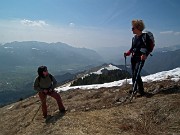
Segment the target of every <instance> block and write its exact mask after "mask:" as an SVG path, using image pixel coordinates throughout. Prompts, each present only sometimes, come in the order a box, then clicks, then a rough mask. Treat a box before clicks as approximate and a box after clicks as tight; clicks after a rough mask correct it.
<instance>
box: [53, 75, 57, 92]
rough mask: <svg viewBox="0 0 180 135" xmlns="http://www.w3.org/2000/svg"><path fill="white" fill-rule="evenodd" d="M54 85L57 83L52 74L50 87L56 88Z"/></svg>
mask: <svg viewBox="0 0 180 135" xmlns="http://www.w3.org/2000/svg"><path fill="white" fill-rule="evenodd" d="M56 85H57V81H56V79H55V78H54V76H53V75H52V89H53V90H54V89H55V88H56Z"/></svg>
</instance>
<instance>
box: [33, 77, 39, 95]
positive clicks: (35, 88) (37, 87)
mask: <svg viewBox="0 0 180 135" xmlns="http://www.w3.org/2000/svg"><path fill="white" fill-rule="evenodd" d="M34 90H36V91H38V92H39V91H41V88H40V86H39V80H38V77H37V78H36V79H35V81H34Z"/></svg>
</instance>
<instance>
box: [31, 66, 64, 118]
mask: <svg viewBox="0 0 180 135" xmlns="http://www.w3.org/2000/svg"><path fill="white" fill-rule="evenodd" d="M56 84H57V81H56V79H55V78H54V76H52V75H51V74H49V73H48V70H47V67H46V66H40V67H39V68H38V77H36V79H35V81H34V90H36V91H38V95H39V98H40V100H41V104H42V112H43V116H44V118H47V116H48V115H47V105H46V98H47V95H48V96H51V97H53V98H54V99H55V100H56V101H57V104H58V107H59V111H60V112H61V113H65V108H64V105H63V103H62V100H61V97H60V95H59V94H58V93H57V92H56V91H54V88H55V87H56Z"/></svg>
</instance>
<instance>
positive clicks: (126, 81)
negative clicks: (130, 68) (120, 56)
mask: <svg viewBox="0 0 180 135" xmlns="http://www.w3.org/2000/svg"><path fill="white" fill-rule="evenodd" d="M124 60H125V71H126V74H127V65H126V56H124ZM126 86H127V75H126Z"/></svg>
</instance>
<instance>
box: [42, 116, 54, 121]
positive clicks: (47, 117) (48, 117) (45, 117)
mask: <svg viewBox="0 0 180 135" xmlns="http://www.w3.org/2000/svg"><path fill="white" fill-rule="evenodd" d="M51 117H52V116H51V115H46V116H44V117H43V118H44V119H46V120H47V119H50V118H51Z"/></svg>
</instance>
